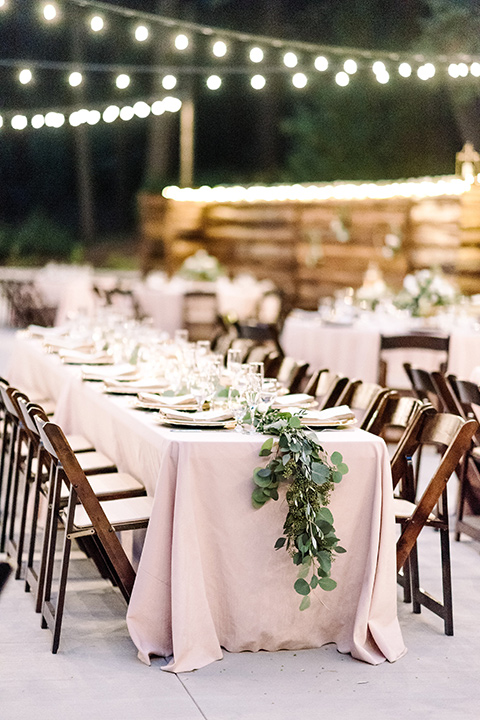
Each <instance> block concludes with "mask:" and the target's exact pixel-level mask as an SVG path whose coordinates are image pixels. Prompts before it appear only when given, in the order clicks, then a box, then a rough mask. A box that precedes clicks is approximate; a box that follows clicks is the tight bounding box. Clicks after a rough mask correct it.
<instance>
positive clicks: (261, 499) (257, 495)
mask: <svg viewBox="0 0 480 720" xmlns="http://www.w3.org/2000/svg"><path fill="white" fill-rule="evenodd" d="M269 499H270V498H269V497H268V496H267V495H265V493H264V492H263V488H260V487H256V488H255V490H254V491H253V492H252V500H255V502H257V503H261V504H262V505H263V503H265V502H266V501H267V500H269Z"/></svg>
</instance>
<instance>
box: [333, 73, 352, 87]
mask: <svg viewBox="0 0 480 720" xmlns="http://www.w3.org/2000/svg"><path fill="white" fill-rule="evenodd" d="M335 82H336V83H337V85H340V87H345V86H346V85H348V83H349V82H350V76H349V75H348V73H346V72H343V70H342V71H341V72H338V73H337V74H336V75H335Z"/></svg>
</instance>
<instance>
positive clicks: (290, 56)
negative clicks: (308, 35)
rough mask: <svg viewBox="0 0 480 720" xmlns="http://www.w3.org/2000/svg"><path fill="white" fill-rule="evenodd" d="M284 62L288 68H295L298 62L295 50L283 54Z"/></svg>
mask: <svg viewBox="0 0 480 720" xmlns="http://www.w3.org/2000/svg"><path fill="white" fill-rule="evenodd" d="M283 64H284V65H286V66H287V67H288V68H294V67H296V66H297V64H298V57H297V56H296V55H295V53H294V52H287V53H285V55H284V56H283Z"/></svg>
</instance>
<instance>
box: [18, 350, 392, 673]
mask: <svg viewBox="0 0 480 720" xmlns="http://www.w3.org/2000/svg"><path fill="white" fill-rule="evenodd" d="M9 380H10V382H11V383H12V384H15V385H17V386H18V387H22V388H25V389H30V388H31V389H35V390H37V391H40V390H41V389H42V387H43V389H44V390H45V391H46V390H48V391H49V392H51V393H52V394H53V395H54V396H55V397H56V398H58V407H57V413H56V419H57V420H58V422H60V423H61V425H62V426H63V428H64V430H65V431H66V432H81V433H83V434H85V435H86V436H87V437H88V438H89V439H90V440H93V441H94V443H95V445H96V447H97V449H99V450H101V451H103V452H105V453H106V454H108V455H109V456H110V457H111V458H112V459H113V460H115V462H116V463H117V465H118V468H119V470H121V471H127V472H131V473H132V474H134V475H135V476H137V477H139V478H140V479H141V480H142V481H143V482H144V484H145V487H146V489H147V492H148V493H149V494H150V495H153V496H154V507H153V512H152V517H151V521H150V525H149V528H148V530H147V534H146V538H145V544H144V548H143V553H142V556H141V559H140V565H139V568H138V574H137V580H136V583H135V587H134V591H133V596H132V599H131V602H130V605H129V609H128V617H127V622H128V627H129V630H130V634H131V636H132V639H133V641H134V643H135V644H136V646H137V648H138V651H139V657H140V658H141V659H142V660H144V661H145V662H148V661H149V655H150V654H158V655H165V656H170V655H172V656H173V657H172V661H171V663H170V665H169V666H168V668H167V669H170V670H172V671H175V672H181V671H187V670H192V669H194V668H199V667H202V666H204V665H206V664H207V663H209V662H212V661H213V660H217V659H220V658H221V657H222V648H226V649H227V650H229V651H232V652H240V651H244V650H250V651H256V650H260V649H265V650H279V649H299V648H311V647H319V646H321V645H323V644H325V643H329V642H335V643H336V644H337V647H338V649H339V650H340V651H341V652H345V653H348V652H350V653H351V654H352V655H353V656H354V657H355V658H359V659H361V660H364V661H366V662H369V663H373V664H376V663H379V662H382V661H383V660H385V659H388V660H390V661H394V660H396V659H398V658H399V657H401V656H402V655H403V653H404V652H405V647H404V644H403V640H402V637H401V632H400V629H399V625H398V621H397V615H396V602H397V600H396V573H395V528H394V515H393V502H392V483H391V475H390V466H389V460H388V454H387V449H386V446H385V444H384V442H383V441H382V440H381V439H379V438H377V437H374V436H372V435H369V434H368V433H364V432H363V431H361V430H356V429H353V430H343V431H326V432H324V433H323V434H322V440H323V443H324V447H325V448H326V449H327V450H328V451H330V452H332V451H333V450H339V451H340V452H341V453H342V454H343V456H344V459H345V462H346V463H347V464H348V465H349V467H350V472H349V473H348V474H347V475H346V476H345V478H344V479H343V480H342V482H341V483H340V484H339V485H338V486H337V487H336V488H335V491H334V492H333V494H332V500H331V509H332V512H333V514H334V517H335V526H336V529H337V534H338V537H340V539H341V544H342V545H343V546H344V547H345V548H346V549H347V553H346V554H345V555H340V556H338V558H337V560H336V561H335V563H334V566H333V571H332V576H333V577H334V578H335V579H336V580H337V582H338V587H337V588H336V590H334V591H333V592H331V593H322V592H321V591H318V594H317V595H316V597H315V596H314V597H313V598H312V605H311V607H310V608H309V609H308V610H306V611H304V612H300V611H299V610H298V605H299V601H300V596H299V595H297V594H296V593H295V591H294V590H293V583H294V581H295V578H296V570H295V568H294V566H293V564H292V561H291V558H290V557H289V556H288V555H287V553H286V552H285V551H284V550H281V551H275V550H274V548H273V546H274V543H275V541H276V539H277V538H278V537H279V536H280V535H281V532H282V525H283V520H284V517H285V512H286V507H285V503H284V502H283V501H282V500H280V501H278V502H273V501H272V502H270V503H268V504H267V505H266V506H265V507H263V508H261V509H260V510H254V509H253V508H252V506H251V500H250V497H251V492H252V489H253V485H252V481H251V475H252V471H253V469H254V468H255V467H256V466H257V465H259V464H260V463H261V462H263V461H262V459H261V458H259V457H258V452H259V449H260V447H261V444H262V443H263V441H264V439H265V438H264V437H263V436H261V435H257V434H255V435H251V436H246V435H240V434H238V433H235V432H233V431H205V430H194V431H185V430H180V429H176V430H173V429H172V430H169V429H167V428H164V427H160V426H159V425H158V424H157V420H156V415H155V414H150V413H145V412H139V411H135V410H132V409H131V408H130V403H131V398H126V397H121V396H107V395H104V394H102V392H101V390H100V386H99V385H98V384H94V383H90V384H88V383H82V381H81V380H80V377H79V371H78V369H77V370H75V369H74V368H69V367H66V366H63V365H61V364H60V362H59V360H58V357H56V356H52V355H43V354H42V353H41V350H40V344H39V343H35V342H33V341H28V340H22V339H19V340H17V342H16V343H15V346H14V353H13V360H12V366H11V369H10V373H9ZM27 386H28V388H27Z"/></svg>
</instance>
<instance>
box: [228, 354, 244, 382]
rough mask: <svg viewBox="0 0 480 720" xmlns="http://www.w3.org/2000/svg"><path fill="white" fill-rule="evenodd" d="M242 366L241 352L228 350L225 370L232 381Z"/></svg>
mask: <svg viewBox="0 0 480 720" xmlns="http://www.w3.org/2000/svg"><path fill="white" fill-rule="evenodd" d="M241 364H242V352H241V350H237V349H235V348H229V349H228V351H227V370H228V374H229V375H230V377H231V378H232V381H233V380H234V378H235V376H236V374H237V373H238V371H239V370H240V366H241Z"/></svg>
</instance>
